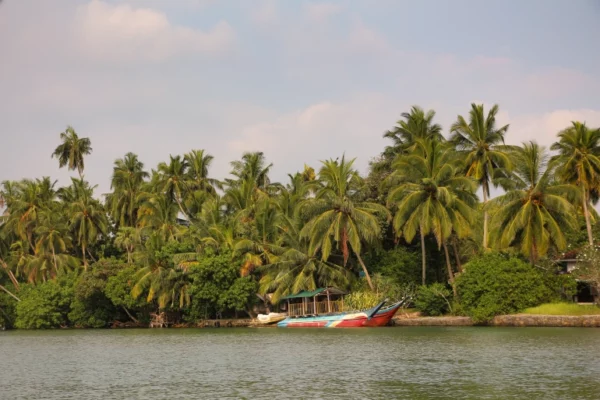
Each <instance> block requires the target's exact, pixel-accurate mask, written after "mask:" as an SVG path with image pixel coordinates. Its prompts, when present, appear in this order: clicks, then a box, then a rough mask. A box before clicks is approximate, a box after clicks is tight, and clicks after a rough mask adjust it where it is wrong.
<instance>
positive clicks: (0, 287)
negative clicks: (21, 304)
mask: <svg viewBox="0 0 600 400" xmlns="http://www.w3.org/2000/svg"><path fill="white" fill-rule="evenodd" d="M0 289H2V290H4V291H5V292H6V293H7V294H8V295H9V296H10V297H12V298H13V299H15V300H17V301H21V299H20V298H18V297H17V296H15V295H14V294H12V293H11V291H10V290H8V289H7V288H5V287H4V286H2V285H0Z"/></svg>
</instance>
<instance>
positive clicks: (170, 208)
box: [138, 194, 183, 242]
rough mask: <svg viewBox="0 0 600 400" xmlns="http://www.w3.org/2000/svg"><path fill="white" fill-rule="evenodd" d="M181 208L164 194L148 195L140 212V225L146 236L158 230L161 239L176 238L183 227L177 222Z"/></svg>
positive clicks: (166, 240)
mask: <svg viewBox="0 0 600 400" xmlns="http://www.w3.org/2000/svg"><path fill="white" fill-rule="evenodd" d="M178 211H179V208H178V207H177V204H175V203H173V202H172V201H171V200H169V199H168V198H167V197H165V196H164V195H162V194H155V195H146V196H145V197H144V201H143V203H142V205H141V206H140V209H139V212H138V225H139V227H140V228H141V229H142V231H143V232H144V234H145V236H150V235H151V234H152V233H153V232H156V234H157V235H158V236H160V238H161V240H163V241H164V242H168V241H171V240H176V239H177V238H178V237H179V236H180V234H181V232H182V229H183V227H181V226H180V225H178V224H177V214H178Z"/></svg>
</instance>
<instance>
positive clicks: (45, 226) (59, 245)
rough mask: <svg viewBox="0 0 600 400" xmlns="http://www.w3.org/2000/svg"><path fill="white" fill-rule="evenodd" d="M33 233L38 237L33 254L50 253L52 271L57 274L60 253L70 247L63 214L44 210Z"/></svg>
mask: <svg viewBox="0 0 600 400" xmlns="http://www.w3.org/2000/svg"><path fill="white" fill-rule="evenodd" d="M35 233H36V235H37V237H38V239H37V243H36V246H35V254H36V255H40V254H50V255H51V256H52V262H53V264H54V273H55V274H58V273H59V259H60V258H61V255H62V254H64V253H67V251H68V250H70V249H71V238H70V236H69V231H68V226H67V223H66V221H65V220H64V216H63V215H62V214H60V213H56V212H54V211H45V212H44V213H43V214H42V218H41V221H40V224H39V226H37V227H36V229H35ZM62 258H64V257H62Z"/></svg>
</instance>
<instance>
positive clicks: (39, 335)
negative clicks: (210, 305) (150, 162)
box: [0, 327, 600, 399]
mask: <svg viewBox="0 0 600 400" xmlns="http://www.w3.org/2000/svg"><path fill="white" fill-rule="evenodd" d="M599 354H600V329H581V328H579V329H577V328H467V327H461V328H422V327H414V328H413V327H403V328H375V329H368V328H361V329H338V330H336V329H331V330H326V329H314V330H311V329H307V330H301V329H295V330H294V329H289V330H285V329H275V328H274V329H239V328H238V329H214V330H213V329H197V330H196V329H169V330H93V331H92V330H90V331H83V330H68V331H45V332H41V331H32V332H24V331H13V332H0V398H1V399H213V398H247V399H260V398H307V399H308V398H310V399H312V398H315V399H318V398H319V399H323V398H357V399H358V398H361V399H362V398H369V399H393V398H398V399H399V398H406V399H449V398H460V399H512V398H514V399H599V398H600V362H599V361H598V359H599V357H598V356H599Z"/></svg>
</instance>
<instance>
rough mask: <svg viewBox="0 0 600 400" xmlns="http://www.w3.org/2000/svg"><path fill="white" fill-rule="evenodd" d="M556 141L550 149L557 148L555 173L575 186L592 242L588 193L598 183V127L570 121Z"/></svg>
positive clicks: (589, 239) (589, 238)
mask: <svg viewBox="0 0 600 400" xmlns="http://www.w3.org/2000/svg"><path fill="white" fill-rule="evenodd" d="M558 137H559V141H558V142H556V143H554V144H553V145H552V147H551V148H550V149H551V150H556V151H558V156H557V160H558V161H559V162H560V164H561V166H560V168H559V169H558V173H559V175H560V177H561V179H562V180H563V181H564V182H567V183H571V184H574V185H576V186H578V187H579V188H580V190H581V192H582V196H581V205H582V209H583V215H584V216H585V225H586V228H587V234H588V241H589V244H590V246H593V244H594V238H593V237H592V224H591V222H590V211H589V204H590V194H591V192H592V191H593V190H597V189H598V187H599V186H600V129H590V128H588V127H587V126H586V124H585V123H581V122H576V121H573V122H572V123H571V126H570V127H568V128H566V129H564V130H562V131H561V132H559V134H558Z"/></svg>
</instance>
